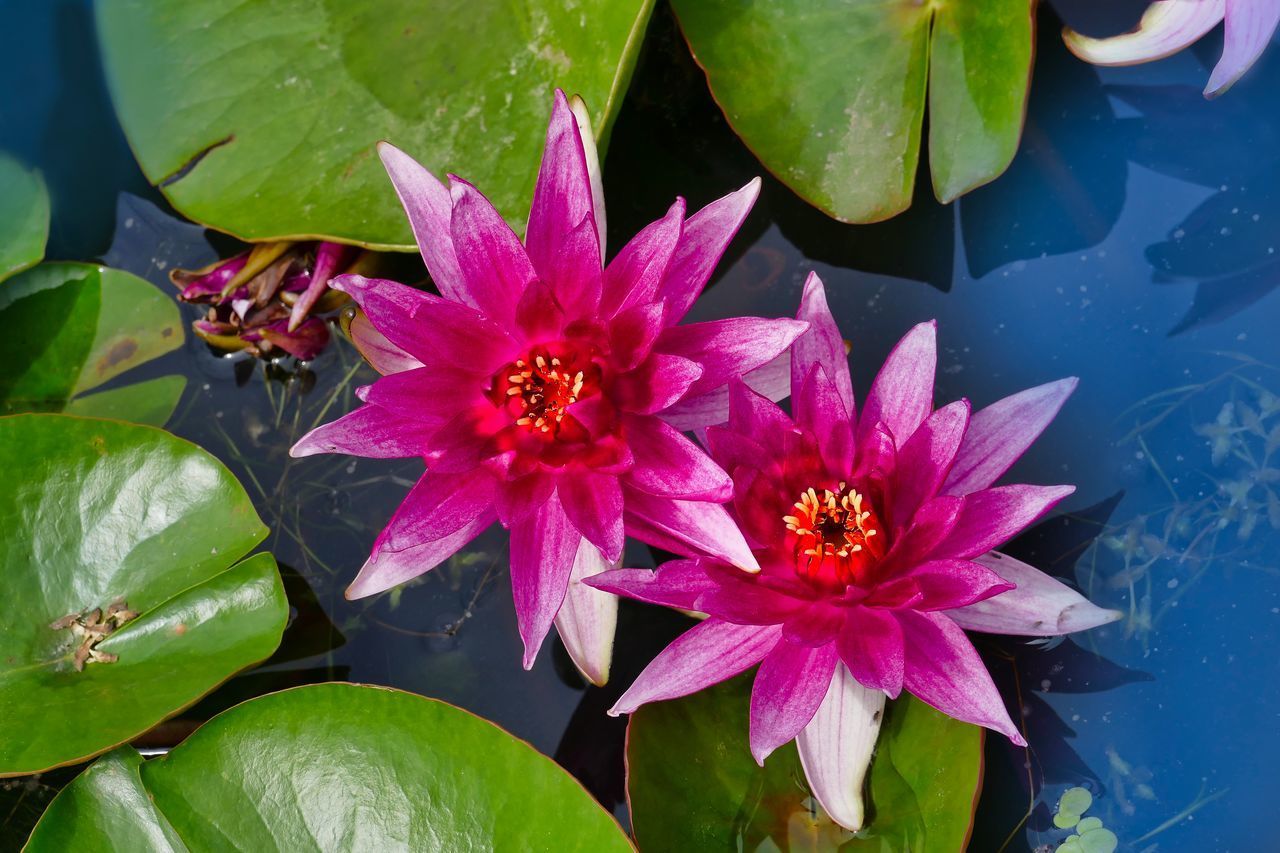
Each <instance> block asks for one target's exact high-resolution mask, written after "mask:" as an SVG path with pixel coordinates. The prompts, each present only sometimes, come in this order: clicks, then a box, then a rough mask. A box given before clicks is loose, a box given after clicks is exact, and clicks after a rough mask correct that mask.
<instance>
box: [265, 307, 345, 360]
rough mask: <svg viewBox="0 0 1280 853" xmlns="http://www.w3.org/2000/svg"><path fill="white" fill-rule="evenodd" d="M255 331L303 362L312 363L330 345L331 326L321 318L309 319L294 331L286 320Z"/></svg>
mask: <svg viewBox="0 0 1280 853" xmlns="http://www.w3.org/2000/svg"><path fill="white" fill-rule="evenodd" d="M255 331H256V332H257V333H258V334H259V335H261V337H262V339H263V340H265V341H267V342H269V343H270V344H271V345H272V346H275V347H278V348H280V349H282V350H284V351H285V352H287V353H289V355H291V356H293V357H294V358H296V359H299V360H301V361H310V360H311V359H313V358H315V357H316V356H318V355H319V354H320V353H321V352H322V351H323V350H324V348H325V347H326V346H328V345H329V324H328V323H326V322H325V321H324V320H322V319H320V318H319V317H307V318H305V319H304V320H303V322H302V325H300V326H298V327H297V328H296V329H293V330H290V329H289V328H288V323H287V322H286V321H285V320H279V321H277V322H275V323H272V324H270V325H268V326H262V327H260V328H258V329H256V330H255Z"/></svg>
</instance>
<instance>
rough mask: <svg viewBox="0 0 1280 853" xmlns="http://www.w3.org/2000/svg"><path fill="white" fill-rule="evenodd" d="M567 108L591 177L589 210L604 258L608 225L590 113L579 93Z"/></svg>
mask: <svg viewBox="0 0 1280 853" xmlns="http://www.w3.org/2000/svg"><path fill="white" fill-rule="evenodd" d="M569 109H571V110H573V119H574V122H575V123H576V124H577V125H578V139H580V140H581V141H582V153H583V156H584V159H585V160H586V163H587V175H588V176H589V177H590V178H591V212H592V213H594V214H595V220H596V234H597V235H599V237H600V257H601V258H604V247H605V246H606V245H608V240H607V239H606V237H607V235H608V227H607V225H606V222H605V215H604V180H603V178H602V177H601V171H600V153H599V151H597V150H596V135H595V131H594V130H592V127H591V113H590V112H588V111H587V104H586V101H584V100H582V97H581V96H580V95H574V96H573V97H572V98H570V99H569Z"/></svg>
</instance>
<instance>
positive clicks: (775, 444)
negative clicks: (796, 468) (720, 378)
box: [729, 381, 796, 458]
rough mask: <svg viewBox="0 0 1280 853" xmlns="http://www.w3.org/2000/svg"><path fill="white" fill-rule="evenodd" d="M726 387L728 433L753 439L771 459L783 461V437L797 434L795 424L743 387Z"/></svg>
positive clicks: (734, 384) (765, 399)
mask: <svg viewBox="0 0 1280 853" xmlns="http://www.w3.org/2000/svg"><path fill="white" fill-rule="evenodd" d="M729 386H730V387H729V429H731V430H733V431H734V432H738V433H742V434H743V435H746V436H750V437H751V438H753V439H755V440H756V441H758V442H759V443H760V446H761V447H763V448H764V449H765V450H766V452H768V454H769V455H770V456H771V457H773V458H782V457H783V456H784V454H785V453H786V450H787V448H786V445H785V439H784V437H785V436H786V435H787V434H788V433H794V432H795V431H796V426H795V423H794V422H792V420H791V418H789V417H787V415H786V413H785V412H783V411H782V409H780V408H778V405H777V404H776V403H774V402H773V401H772V400H769V399H767V398H766V397H763V396H762V395H760V394H757V393H756V392H755V391H753V390H751V389H750V388H748V387H747V386H746V384H745V383H743V382H741V381H734V382H730V383H729Z"/></svg>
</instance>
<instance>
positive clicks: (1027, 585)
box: [947, 551, 1124, 637]
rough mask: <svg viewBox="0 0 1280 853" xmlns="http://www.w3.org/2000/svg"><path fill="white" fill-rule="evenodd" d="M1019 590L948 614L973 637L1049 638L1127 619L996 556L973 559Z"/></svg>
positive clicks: (1020, 564)
mask: <svg viewBox="0 0 1280 853" xmlns="http://www.w3.org/2000/svg"><path fill="white" fill-rule="evenodd" d="M974 562H975V563H981V564H982V565H984V566H986V567H987V568H989V569H991V570H992V571H994V572H996V573H997V574H999V575H1000V576H1001V577H1003V578H1004V579H1005V580H1007V581H1009V582H1010V583H1013V584H1016V587H1015V588H1014V589H1012V590H1010V591H1008V592H1005V593H1001V594H1000V595H997V596H996V597H994V598H988V599H986V600H985V601H980V602H978V603H977V604H971V605H969V606H968V607H961V608H959V609H957V610H948V611H947V615H948V616H950V617H951V618H952V620H954V621H955V623H956V624H957V625H959V626H960V627H961V628H964V629H966V630H969V631H985V632H987V633H990V634H1018V635H1021V636H1026V637H1047V636H1054V635H1058V634H1072V633H1075V632H1076V631H1087V630H1089V629H1090V628H1096V627H1098V626H1099V625H1106V624H1107V623H1109V622H1115V621H1116V620H1117V619H1120V618H1122V617H1123V616H1124V614H1123V613H1121V612H1120V611H1118V610H1107V609H1105V608H1102V607H1098V606H1097V605H1096V604H1094V603H1092V602H1091V601H1089V600H1088V599H1087V598H1085V597H1084V596H1083V595H1081V594H1080V593H1078V592H1076V591H1075V590H1074V589H1072V588H1071V587H1069V586H1067V585H1066V584H1064V583H1062V582H1061V581H1059V580H1056V579H1054V578H1052V577H1050V576H1049V575H1047V574H1045V573H1044V572H1042V571H1040V570H1039V569H1037V568H1036V567H1034V566H1029V565H1027V564H1026V563H1024V562H1022V561H1020V560H1015V559H1013V558H1012V557H1006V556H1005V555H1004V554H1001V553H999V552H996V551H992V552H990V553H988V554H983V555H982V556H980V557H975V558H974Z"/></svg>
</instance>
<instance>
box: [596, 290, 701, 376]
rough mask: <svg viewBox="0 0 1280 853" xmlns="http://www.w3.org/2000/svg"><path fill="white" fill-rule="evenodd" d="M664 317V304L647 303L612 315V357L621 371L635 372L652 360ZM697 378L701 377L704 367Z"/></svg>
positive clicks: (610, 328) (610, 348) (610, 349)
mask: <svg viewBox="0 0 1280 853" xmlns="http://www.w3.org/2000/svg"><path fill="white" fill-rule="evenodd" d="M664 314H666V307H665V306H663V304H662V303H661V302H645V303H642V304H640V305H632V306H630V307H628V308H624V309H623V310H621V311H619V312H618V313H617V314H614V315H613V320H612V321H611V322H610V323H609V327H608V329H609V331H608V334H609V355H610V357H611V358H612V359H613V362H614V364H616V365H617V367H618V369H619V370H633V369H634V368H635V367H636V365H638V364H640V363H641V362H642V361H644V360H645V359H646V358H648V357H649V354H650V353H651V352H652V351H653V345H654V344H655V343H657V341H658V335H659V334H661V333H662V317H663V315H664ZM698 375H699V376H701V375H702V373H701V365H699V373H698Z"/></svg>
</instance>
